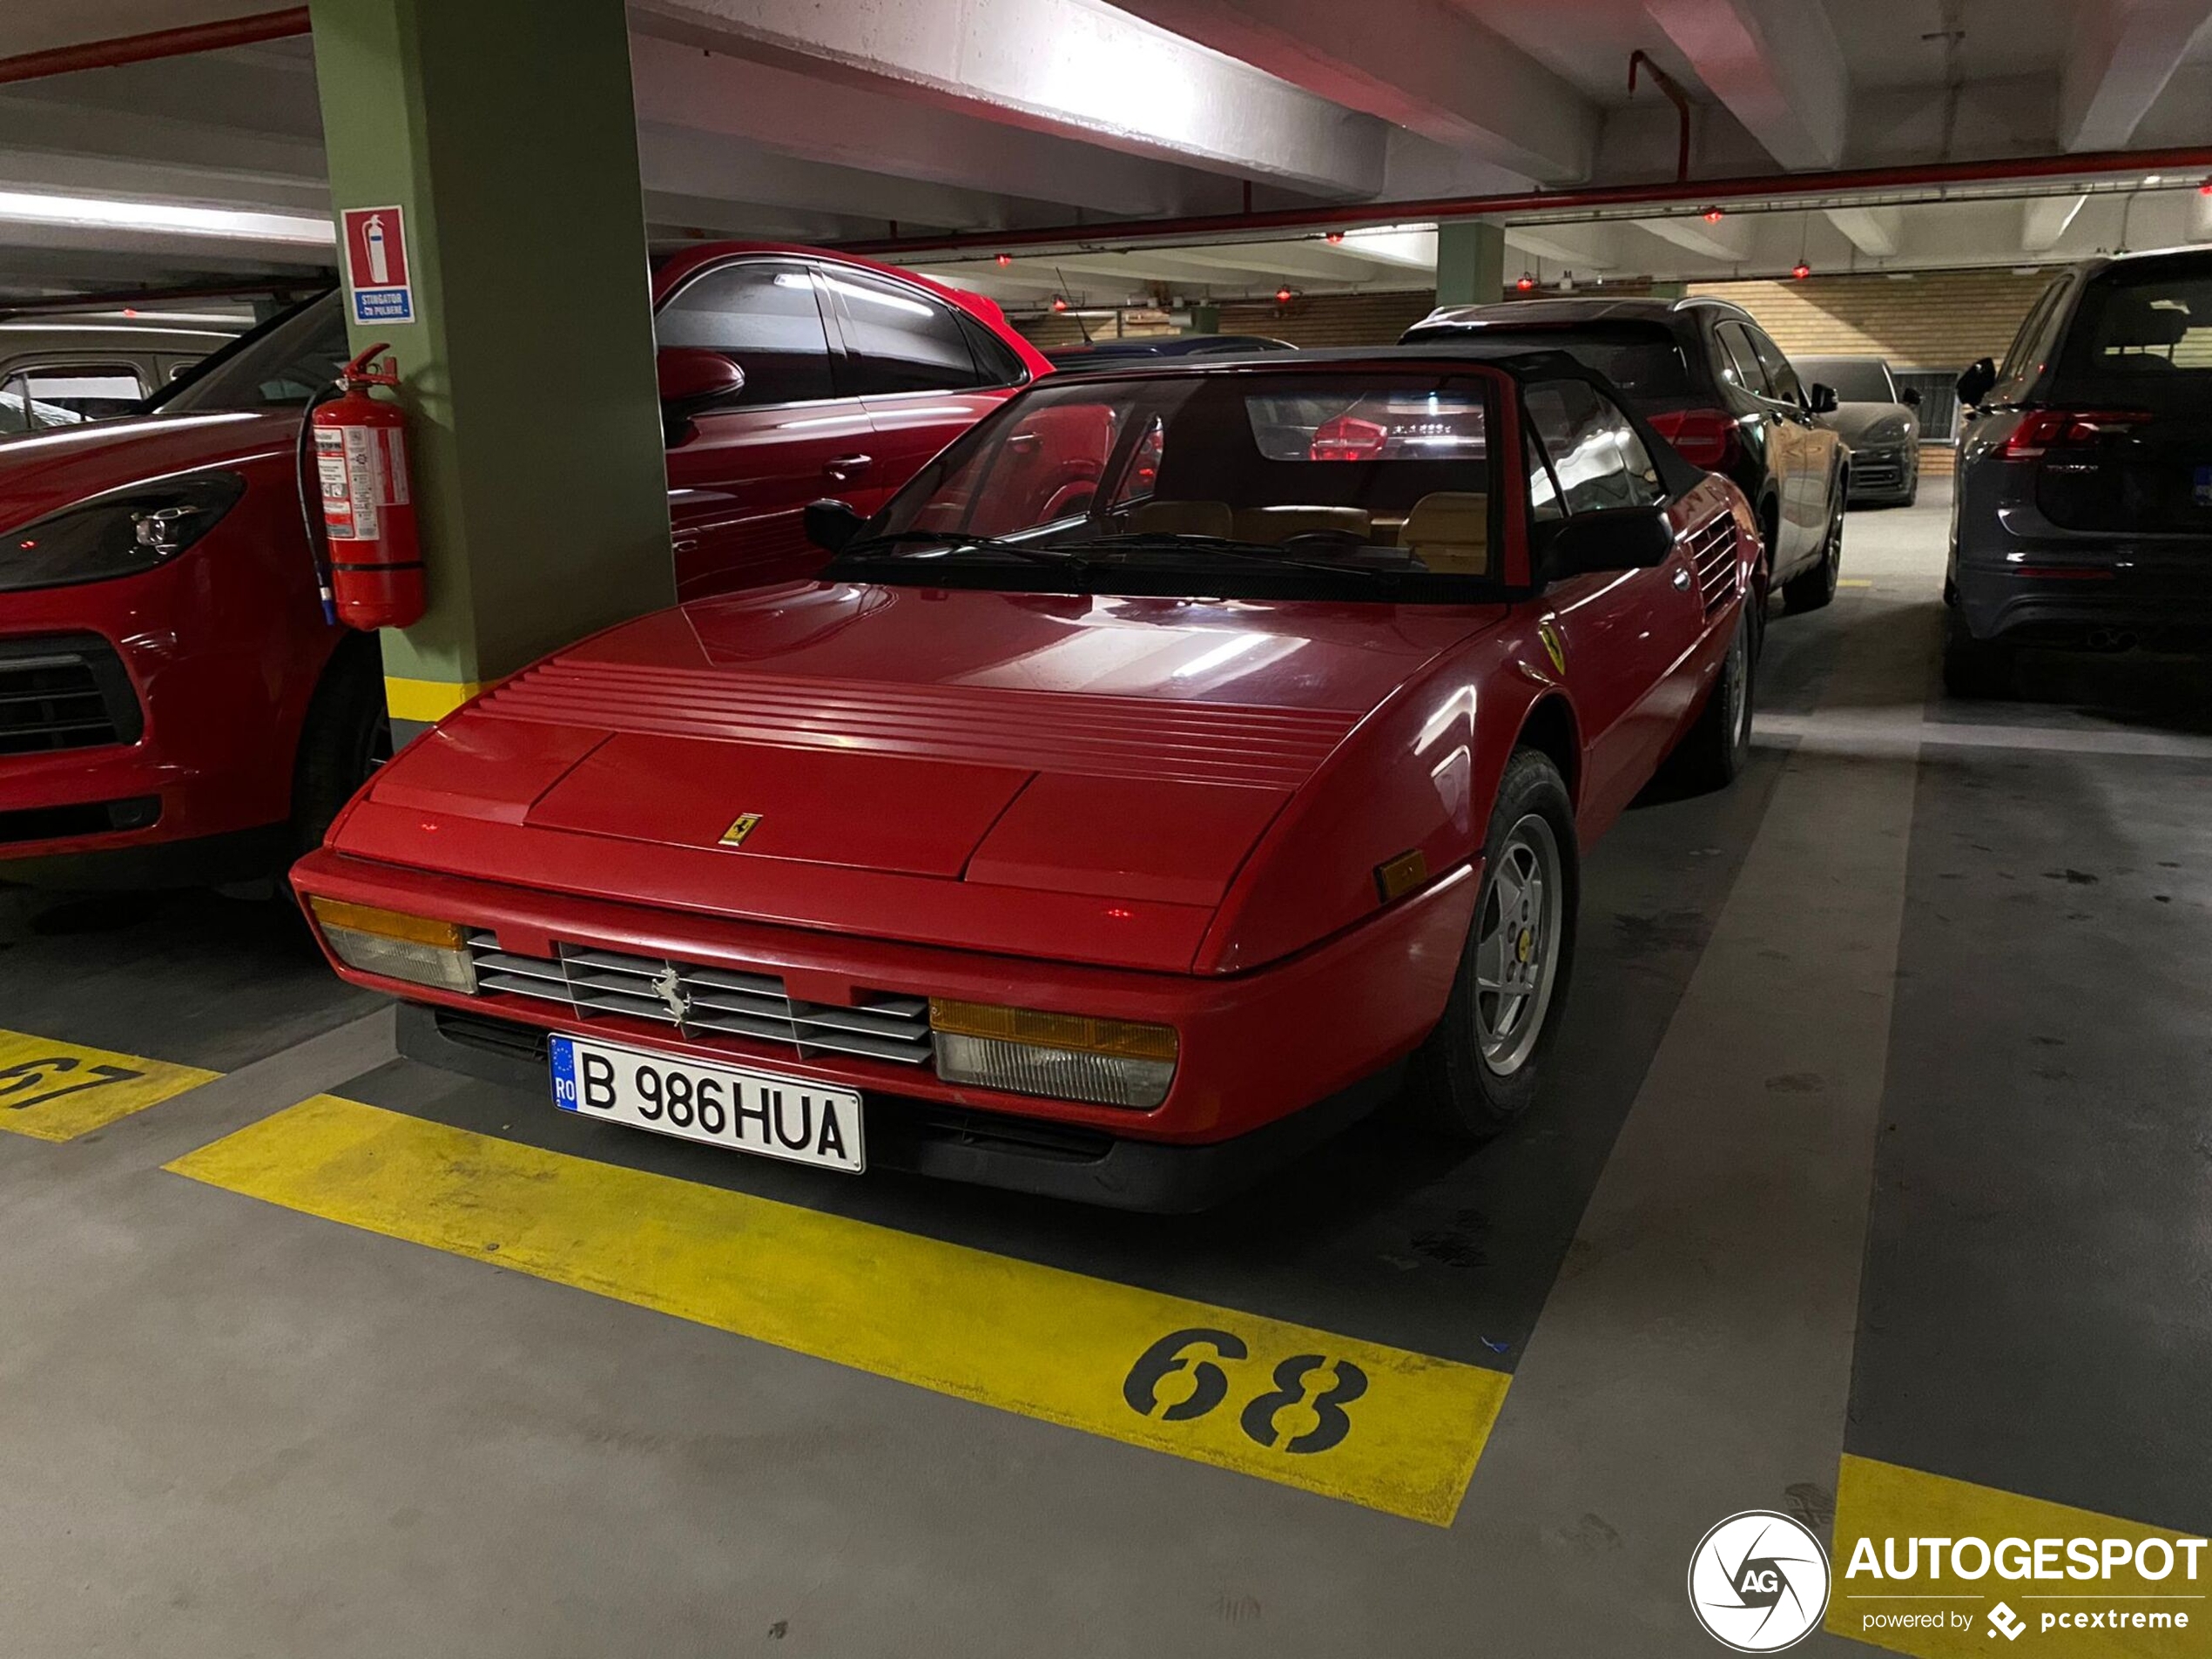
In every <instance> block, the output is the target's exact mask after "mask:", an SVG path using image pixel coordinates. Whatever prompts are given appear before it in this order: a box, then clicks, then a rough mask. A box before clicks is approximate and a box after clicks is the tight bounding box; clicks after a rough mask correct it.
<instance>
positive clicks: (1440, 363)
mask: <svg viewBox="0 0 2212 1659" xmlns="http://www.w3.org/2000/svg"><path fill="white" fill-rule="evenodd" d="M810 521H811V529H812V532H813V534H814V536H816V537H817V539H818V540H819V541H821V542H822V543H825V544H826V545H831V546H833V547H834V548H835V550H836V551H837V553H838V556H837V558H836V559H835V561H834V562H833V563H831V564H830V565H829V567H828V568H827V570H826V572H825V574H824V575H823V576H822V577H820V579H819V580H815V581H811V582H801V583H787V584H785V585H782V586H779V587H774V588H769V589H763V590H757V591H753V592H750V593H745V594H740V595H732V596H730V597H723V598H715V599H706V600H701V601H698V602H696V603H693V604H688V605H685V606H684V607H682V608H680V609H678V610H671V611H667V612H664V613H662V614H660V615H657V616H651V617H645V618H644V619H642V620H640V621H637V622H634V623H631V624H626V625H624V626H622V627H619V628H616V629H614V630H612V631H609V632H606V633H604V634H601V635H599V636H597V637H595V638H592V639H590V640H587V641H585V642H584V643H583V644H579V645H577V646H575V647H573V648H571V649H570V650H568V651H563V652H561V653H559V654H558V655H556V656H554V657H551V658H548V659H546V660H545V661H544V662H543V663H540V664H538V665H537V666H536V667H534V668H531V669H529V670H528V671H525V672H523V673H520V674H517V675H516V676H515V677H514V678H512V679H509V680H508V681H507V682H506V683H505V684H504V685H501V686H499V687H498V688H496V690H494V691H489V692H488V693H486V694H485V695H484V696H483V697H482V698H479V699H477V701H476V702H475V703H474V704H472V705H469V707H467V708H465V709H463V710H462V711H461V712H460V713H458V714H456V715H455V716H454V717H452V718H449V719H448V720H447V721H446V722H445V723H444V724H443V725H441V726H439V727H438V728H437V729H436V730H435V731H434V732H431V733H430V734H429V735H428V736H427V737H425V738H421V739H420V740H419V741H417V742H416V743H415V744H414V745H411V746H410V747H409V748H408V749H407V750H406V751H405V752H402V753H401V755H400V757H399V758H398V759H396V760H395V761H394V762H393V763H392V764H391V765H388V766H387V767H386V768H384V770H383V771H382V772H380V773H379V774H378V775H377V777H376V779H375V780H374V782H373V783H372V784H371V785H370V786H368V788H367V789H366V790H364V791H363V792H361V794H360V795H359V796H357V797H356V798H355V799H354V802H353V803H352V805H351V806H349V807H347V810H346V812H345V813H344V814H343V815H342V816H341V818H340V819H339V821H338V823H337V824H336V826H334V828H333V830H332V831H331V833H330V836H329V839H328V840H327V843H326V845H325V846H324V847H323V848H322V850H321V851H320V852H317V853H314V854H312V855H311V856H309V857H308V858H307V860H305V861H304V862H302V863H301V864H300V866H299V867H298V869H297V871H296V872H295V874H294V878H293V879H294V880H295V882H296V884H297V886H298V887H299V890H300V894H301V895H302V897H303V899H304V900H305V901H306V903H307V908H308V910H309V913H310V914H312V915H313V917H314V921H315V923H316V926H317V927H318V928H319V929H320V934H321V937H322V940H323V942H324V944H325V946H326V947H327V949H328V951H329V953H330V955H331V957H332V958H333V960H334V961H335V962H336V964H337V966H338V969H339V971H340V972H341V974H344V975H345V976H346V977H347V979H349V980H352V981H355V982H357V983H359V984H362V985H366V986H370V987H374V988H377V989H381V990H385V991H388V992H391V993H393V994H395V995H399V996H401V997H404V998H406V999H407V1001H408V1007H407V1008H405V1009H404V1010H403V1020H402V1046H403V1048H404V1049H405V1050H406V1051H407V1052H408V1053H409V1054H411V1055H415V1056H416V1057H418V1058H421V1059H427V1060H431V1061H434V1062H438V1063H442V1064H445V1065H448V1066H453V1067H456V1068H458V1069H463V1070H468V1071H472V1072H475V1073H477V1074H479V1075H488V1076H500V1077H509V1076H514V1075H515V1074H516V1071H517V1070H518V1069H521V1068H527V1071H526V1072H524V1073H523V1075H525V1076H530V1077H532V1078H533V1086H534V1087H536V1088H540V1089H546V1090H547V1091H548V1092H549V1093H550V1096H551V1098H552V1101H553V1103H554V1104H556V1105H557V1106H559V1107H561V1108H563V1109H567V1110H570V1111H573V1112H577V1113H578V1114H580V1115H582V1116H585V1117H591V1118H600V1119H604V1120H606V1121H607V1122H610V1123H622V1124H627V1125H631V1126H632V1127H635V1128H640V1129H649V1130H658V1131H660V1132H661V1133H664V1134H671V1135H678V1136H685V1137H687V1138H689V1139H692V1140H697V1141H704V1142H706V1143H710V1144H711V1145H714V1146H718V1147H722V1148H725V1149H728V1150H733V1151H748V1152H754V1153H762V1154H766V1155H768V1156H770V1157H780V1158H786V1159H792V1160H795V1161H799V1162H802V1163H812V1164H815V1165H818V1166H820V1167H823V1168H826V1169H831V1170H846V1171H853V1172H858V1171H860V1170H863V1169H867V1168H892V1169H904V1170H921V1171H925V1172H927V1173H930V1174H936V1175H946V1176H954V1177H961V1178H964V1179H968V1180H975V1181H983V1182H990V1183H995V1184H1000V1185H1003V1186H1009V1187H1016V1188H1022V1189H1025V1190H1030V1191H1035V1192H1044V1193H1054V1194H1061V1195H1065V1196H1068V1197H1077V1198H1084V1199H1089V1200H1091V1201H1094V1202H1097V1203H1103V1204H1120V1205H1125V1206H1130V1207H1145V1208H1162V1209H1188V1208H1195V1207H1197V1206H1199V1205H1202V1204H1205V1203H1207V1202H1209V1201H1211V1200H1212V1199H1214V1198H1216V1197H1220V1196H1222V1195H1223V1194H1224V1192H1226V1191H1228V1190H1231V1189H1232V1188H1233V1187H1235V1186H1236V1185H1238V1184H1241V1183H1242V1182H1244V1181H1245V1180H1249V1179H1250V1178H1251V1177H1253V1176H1254V1175H1256V1174H1257V1173H1258V1172H1260V1171H1262V1170H1266V1169H1267V1168H1269V1167H1271V1166H1272V1165H1273V1164H1275V1163H1279V1162H1281V1161H1282V1160H1284V1159H1285V1158H1286V1157H1290V1156H1291V1154H1293V1153H1294V1152H1296V1151H1297V1150H1299V1149H1301V1148H1303V1147H1305V1146H1307V1145H1310V1144H1312V1143H1313V1142H1315V1141H1316V1140H1318V1139H1319V1138H1320V1137H1322V1136H1325V1135H1327V1134H1329V1133H1330V1132H1331V1131H1332V1130H1335V1129H1336V1128H1338V1127H1339V1126H1340V1125H1341V1124H1343V1123H1346V1122H1347V1121H1349V1120H1350V1119H1352V1117H1354V1116H1358V1115H1359V1113H1360V1112H1362V1111H1364V1110H1366V1109H1368V1108H1369V1107H1371V1106H1372V1105H1373V1104H1374V1103H1377V1102H1378V1101H1379V1100H1381V1099H1383V1098H1385V1097H1386V1096H1388V1095H1390V1094H1391V1093H1393V1091H1395V1090H1398V1089H1400V1088H1401V1087H1402V1088H1403V1089H1405V1090H1406V1092H1407V1093H1408V1094H1409V1095H1410V1096H1411V1098H1412V1099H1413V1102H1414V1103H1417V1104H1418V1105H1419V1106H1420V1108H1421V1109H1423V1110H1425V1112H1426V1114H1427V1115H1428V1116H1430V1117H1431V1118H1432V1119H1433V1121H1434V1122H1436V1123H1439V1124H1440V1125H1443V1126H1445V1127H1446V1128H1447V1129H1449V1130H1454V1131H1457V1132H1459V1133H1460V1134H1462V1135H1465V1136H1480V1135H1482V1134H1485V1133H1487V1132H1490V1131H1494V1130H1497V1129H1498V1128H1499V1127H1501V1125H1503V1124H1505V1123H1507V1122H1509V1121H1510V1120H1512V1119H1513V1118H1514V1116H1517V1115H1518V1114H1519V1113H1521V1111H1522V1110H1524V1109H1526V1108H1527V1106H1528V1104H1529V1103H1530V1100H1531V1098H1532V1097H1533V1096H1534V1094H1535V1092H1536V1089H1537V1086H1538V1081H1539V1078H1540V1076H1541V1073H1542V1071H1543V1069H1544V1062H1545V1054H1546V1049H1547V1045H1548V1042H1549V1040H1550V1038H1551V1036H1552V1034H1553V1032H1554V1028H1556V1025H1557V1022H1558V1015H1559V1009H1560V1005H1561V998H1562V995H1563V994H1564V993H1565V990H1566V988H1567V981H1568V972H1569V969H1570V967H1571V964H1572V959H1573V953H1574V943H1575V896H1576V892H1575V890H1576V860H1577V852H1578V849H1579V848H1580V847H1581V846H1585V845H1587V844H1588V841H1589V840H1590V839H1591V838H1592V837H1593V836H1595V835H1596V834H1597V833H1599V832H1600V831H1601V830H1602V829H1603V828H1604V827H1605V826H1606V825H1607V824H1608V822H1610V821H1611V820H1612V819H1613V818H1614V817H1615V814H1617V813H1619V812H1620V811H1621V809H1622V807H1623V806H1626V805H1627V804H1628V802H1629V799H1630V798H1631V797H1632V796H1634V795H1635V793H1636V792H1637V791H1638V790H1639V789H1641V788H1642V786H1643V785H1644V783H1645V781H1646V780H1647V779H1649V778H1650V777H1651V775H1652V773H1653V772H1654V771H1655V770H1656V768H1657V767H1658V766H1659V765H1660V763H1661V761H1662V760H1663V759H1666V758H1667V757H1668V755H1669V752H1670V751H1676V750H1681V751H1682V753H1681V754H1680V755H1679V757H1678V759H1679V764H1681V765H1683V766H1685V767H1688V768H1691V769H1694V770H1695V771H1696V772H1702V773H1703V775H1704V776H1705V777H1706V778H1707V779H1710V780H1713V781H1716V782H1718V781H1725V780H1726V779H1728V778H1730V776H1731V775H1733V773H1734V772H1736V770H1737V767H1738V766H1739V765H1741V764H1742V762H1743V755H1744V753H1745V750H1746V745H1747V743H1748V739H1749V733H1750V710H1751V674H1752V664H1753V660H1754V652H1753V650H1752V644H1753V637H1752V627H1753V623H1752V620H1751V618H1752V617H1753V615H1754V610H1753V609H1751V608H1747V604H1746V593H1747V584H1748V583H1750V581H1751V580H1752V577H1753V572H1754V570H1755V568H1756V566H1757V555H1758V549H1757V545H1756V534H1755V529H1754V526H1753V521H1752V519H1751V516H1750V509H1749V507H1748V506H1747V504H1746V503H1745V502H1744V500H1743V496H1741V495H1740V494H1739V493H1738V492H1737V489H1735V487H1734V486H1732V485H1730V484H1729V483H1727V482H1724V481H1723V480H1721V479H1719V478H1716V477H1711V476H1709V475H1705V474H1703V473H1701V472H1699V471H1697V470H1696V469H1693V468H1692V467H1690V466H1689V464H1688V463H1687V462H1684V461H1683V460H1682V458H1681V457H1680V456H1679V455H1676V453H1675V452H1674V451H1673V450H1672V449H1670V448H1668V447H1667V446H1666V445H1665V444H1664V443H1663V442H1662V441H1660V440H1659V439H1657V438H1656V437H1655V436H1654V435H1652V434H1651V433H1650V431H1649V429H1648V428H1645V427H1643V426H1642V425H1641V424H1640V423H1639V422H1638V421H1635V419H1634V418H1632V417H1630V416H1629V415H1624V414H1623V413H1622V409H1621V408H1620V406H1619V404H1618V403H1617V402H1616V401H1615V399H1614V397H1613V395H1612V394H1611V392H1610V391H1609V389H1608V387H1607V385H1606V383H1605V382H1604V381H1602V380H1600V379H1597V378H1596V377H1595V376H1593V375H1592V374H1589V373H1588V372H1587V371H1586V370H1584V369H1582V368H1580V367H1578V366H1577V365H1576V364H1575V363H1574V362H1573V361H1570V360H1568V358H1566V357H1564V356H1562V355H1560V354H1554V353H1542V354H1521V355H1517V356H1486V355H1485V354H1483V352H1482V350H1481V348H1480V347H1465V346H1461V345H1459V344H1458V343H1456V342H1455V343H1453V344H1452V345H1449V346H1447V347H1441V348H1439V347H1427V348H1396V349H1387V350H1383V351H1375V352H1365V353H1359V354H1327V355H1307V356H1301V357H1296V358H1292V357H1287V356H1277V357H1273V358H1269V359H1259V360H1253V361H1242V362H1224V363H1207V364H1204V366H1190V365H1185V364H1180V363H1177V364H1173V365H1170V366H1168V367H1165V368H1160V367H1138V368H1130V369H1128V370H1123V371H1112V372H1107V373H1102V374H1096V375H1090V376H1086V377H1084V378H1082V380H1080V381H1057V380H1050V381H1043V382H1042V383H1041V384H1039V385H1037V386H1035V387H1033V388H1030V389H1028V391H1026V392H1023V393H1022V394H1021V395H1017V396H1016V397H1015V398H1014V399H1013V400H1011V401H1009V402H1008V404H1007V405H1006V406H1005V407H1004V408H1001V409H1000V410H999V411H998V412H996V413H995V414H994V415H990V416H989V417H988V418H986V419H985V420H984V421H982V422H981V424H980V425H979V426H977V427H976V428H974V430H973V431H972V432H971V433H969V434H968V435H967V436H966V437H964V438H962V439H961V440H960V441H959V442H955V443H954V445H953V446H952V448H949V449H948V450H947V451H946V452H945V453H944V454H943V455H941V456H940V457H938V458H937V460H935V461H934V462H931V463H930V464H929V465H928V466H927V467H926V468H925V469H923V470H922V471H921V473H920V474H918V475H916V477H915V478H914V481H913V482H911V483H910V484H908V485H907V488H906V489H903V490H901V491H900V493H899V495H898V496H895V497H894V499H893V500H892V501H891V502H889V503H888V505H887V507H886V508H885V509H883V511H881V512H880V514H878V515H877V516H875V517H873V518H872V519H869V520H867V521H866V522H865V523H863V522H862V521H861V520H860V518H859V516H857V515H855V514H854V513H853V512H852V511H851V510H850V509H846V508H844V507H842V506H840V504H838V503H834V502H824V503H818V504H817V506H816V507H815V508H813V509H810Z"/></svg>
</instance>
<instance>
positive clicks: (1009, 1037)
mask: <svg viewBox="0 0 2212 1659" xmlns="http://www.w3.org/2000/svg"><path fill="white" fill-rule="evenodd" d="M929 1025H930V1028H931V1029H932V1030H934V1031H941V1032H950V1033H952V1034H953V1035H957V1036H964V1037H993V1038H995V1039H997V1040H998V1041H999V1042H1026V1043H1029V1044H1032V1045H1034V1046H1035V1047H1038V1048H1045V1049H1070V1050H1072V1051H1074V1052H1075V1053H1077V1054H1104V1055H1117V1056H1119V1057H1121V1058H1123V1059H1127V1060H1173V1059H1174V1058H1175V1055H1176V1036H1175V1028H1174V1027H1172V1026H1165V1025H1138V1024H1136V1023H1135V1022H1132V1021H1129V1020H1100V1019H1094V1018H1092V1017H1091V1016H1090V1015H1087V1014H1046V1013H1044V1012H1042V1011H1041V1010H1039V1009H1036V1008H1000V1007H999V1006H997V1005H996V1004H995V1003H991V1002H955V1001H950V1000H949V999H948V998H945V997H941V996H933V997H931V998H930V999H929Z"/></svg>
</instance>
